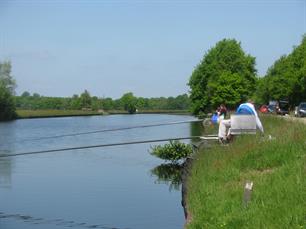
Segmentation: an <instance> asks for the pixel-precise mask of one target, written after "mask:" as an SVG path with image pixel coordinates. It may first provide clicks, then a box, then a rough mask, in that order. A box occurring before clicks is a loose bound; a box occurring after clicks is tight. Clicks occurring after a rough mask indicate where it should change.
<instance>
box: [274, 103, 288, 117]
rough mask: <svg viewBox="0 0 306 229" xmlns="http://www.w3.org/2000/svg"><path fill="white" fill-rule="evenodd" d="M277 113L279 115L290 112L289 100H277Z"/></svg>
mask: <svg viewBox="0 0 306 229" xmlns="http://www.w3.org/2000/svg"><path fill="white" fill-rule="evenodd" d="M276 114H279V115H286V114H289V102H288V101H287V100H280V101H278V102H277V105H276Z"/></svg>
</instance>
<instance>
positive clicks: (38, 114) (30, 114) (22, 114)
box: [16, 109, 189, 119]
mask: <svg viewBox="0 0 306 229" xmlns="http://www.w3.org/2000/svg"><path fill="white" fill-rule="evenodd" d="M108 114H128V112H127V111H124V110H109V111H107V112H106V111H92V110H49V109H47V110H19V109H18V110H16V115H17V118H19V119H23V118H47V117H65V116H90V115H108ZM137 114H189V113H188V111H187V110H144V111H141V110H140V111H138V112H137Z"/></svg>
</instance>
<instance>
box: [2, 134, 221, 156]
mask: <svg viewBox="0 0 306 229" xmlns="http://www.w3.org/2000/svg"><path fill="white" fill-rule="evenodd" d="M186 139H202V140H216V137H212V136H207V137H205V136H191V137H178V138H165V139H154V140H143V141H132V142H119V143H109V144H100V145H90V146H78V147H69V148H60V149H50V150H40V151H32V152H24V153H13V154H0V158H4V157H16V156H24V155H31V154H44V153H53V152H59V151H70V150H80V149H92V148H102V147H110V146H122V145H133V144H144V143H153V142H165V141H175V140H186Z"/></svg>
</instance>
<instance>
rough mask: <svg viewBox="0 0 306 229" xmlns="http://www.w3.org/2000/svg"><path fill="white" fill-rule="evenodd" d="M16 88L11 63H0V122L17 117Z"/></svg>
mask: <svg viewBox="0 0 306 229" xmlns="http://www.w3.org/2000/svg"><path fill="white" fill-rule="evenodd" d="M15 87H16V83H15V80H14V79H13V77H12V75H11V63H10V62H3V63H1V62H0V121H3V120H11V119H14V118H15V117H16V113H15V110H16V108H15V102H14V98H13V95H14V90H15Z"/></svg>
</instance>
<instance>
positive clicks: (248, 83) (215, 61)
mask: <svg viewBox="0 0 306 229" xmlns="http://www.w3.org/2000/svg"><path fill="white" fill-rule="evenodd" d="M255 73H256V70H255V58H254V57H252V56H250V55H247V54H245V53H244V51H243V50H242V48H241V45H240V43H238V42H237V41H236V40H234V39H223V40H221V41H219V42H218V43H217V44H216V46H215V47H213V48H211V49H210V50H209V51H208V52H207V53H206V54H205V55H204V57H203V59H202V61H201V62H200V64H199V65H198V66H197V67H196V68H195V69H194V71H193V73H192V75H191V77H190V80H189V86H190V88H191V94H190V99H191V111H192V112H193V113H194V114H199V113H200V112H207V111H210V110H211V109H212V108H214V107H216V106H218V105H219V104H220V103H225V104H228V105H230V106H236V105H238V103H240V102H242V101H243V100H245V98H247V97H249V96H251V95H252V94H253V92H254V91H255V89H256V80H257V79H256V76H255ZM235 80H238V83H237V82H235ZM228 83H229V84H228ZM238 84H239V85H238ZM216 89H218V92H216ZM237 89H239V91H237V92H235V90H237Z"/></svg>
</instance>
